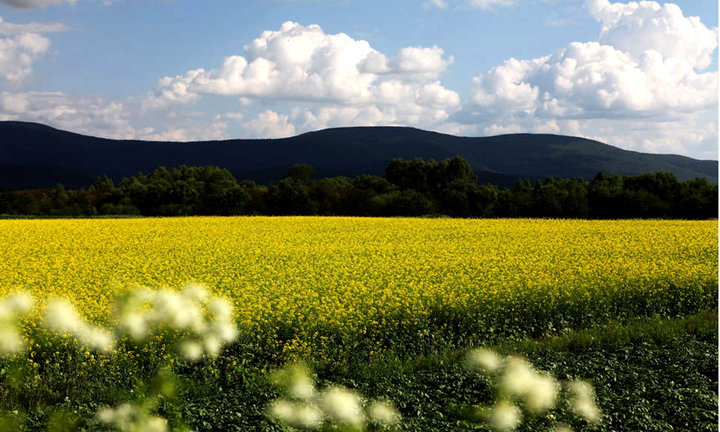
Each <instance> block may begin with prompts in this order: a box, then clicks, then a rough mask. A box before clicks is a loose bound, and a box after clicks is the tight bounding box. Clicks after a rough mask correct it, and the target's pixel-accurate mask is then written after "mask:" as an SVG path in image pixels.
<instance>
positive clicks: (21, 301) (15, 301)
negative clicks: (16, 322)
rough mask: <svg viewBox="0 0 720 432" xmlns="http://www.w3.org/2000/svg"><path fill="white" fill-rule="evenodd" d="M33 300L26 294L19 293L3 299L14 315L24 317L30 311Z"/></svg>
mask: <svg viewBox="0 0 720 432" xmlns="http://www.w3.org/2000/svg"><path fill="white" fill-rule="evenodd" d="M34 302H35V301H34V299H33V298H32V296H31V295H30V294H28V293H24V292H19V293H16V294H13V295H11V296H9V297H7V298H6V299H5V304H7V305H8V306H9V307H10V309H11V310H12V311H14V312H15V314H16V315H25V314H26V313H28V312H30V311H31V310H32V307H33V304H34Z"/></svg>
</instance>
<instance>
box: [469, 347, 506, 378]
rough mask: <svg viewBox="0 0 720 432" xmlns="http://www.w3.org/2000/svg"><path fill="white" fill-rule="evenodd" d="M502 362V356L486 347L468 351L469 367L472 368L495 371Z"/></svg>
mask: <svg viewBox="0 0 720 432" xmlns="http://www.w3.org/2000/svg"><path fill="white" fill-rule="evenodd" d="M501 363H502V359H501V358H500V356H499V355H497V354H496V353H495V352H493V351H490V350H489V349H486V348H477V349H474V350H472V351H470V352H469V353H468V355H467V358H466V364H467V367H468V368H469V369H471V370H482V371H485V372H494V371H496V370H497V368H499V367H500V364H501Z"/></svg>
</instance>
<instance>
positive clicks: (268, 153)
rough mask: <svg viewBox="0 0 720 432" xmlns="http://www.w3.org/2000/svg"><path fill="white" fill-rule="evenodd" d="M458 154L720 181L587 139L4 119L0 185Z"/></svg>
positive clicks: (670, 159) (543, 172)
mask: <svg viewBox="0 0 720 432" xmlns="http://www.w3.org/2000/svg"><path fill="white" fill-rule="evenodd" d="M456 155H459V156H462V157H464V158H465V159H467V161H468V162H469V163H470V166H472V168H473V170H474V171H475V172H476V173H477V175H478V179H479V181H480V182H481V183H493V184H497V185H500V186H512V185H514V184H515V182H516V181H517V180H518V179H520V178H530V179H537V178H545V177H549V176H554V177H582V178H585V179H591V178H593V177H594V176H595V175H596V174H597V173H598V172H600V171H602V172H605V173H617V174H622V175H637V174H642V173H645V172H656V171H669V172H672V173H674V174H675V175H676V176H677V177H678V178H679V179H680V180H687V179H692V178H696V177H705V178H707V180H708V181H709V182H711V183H713V184H717V182H718V162H717V161H714V160H697V159H692V158H689V157H685V156H678V155H665V154H650V153H641V152H635V151H629V150H623V149H620V148H617V147H613V146H611V145H608V144H604V143H601V142H598V141H593V140H589V139H585V138H578V137H571V136H561V135H547V134H511V135H500V136H493V137H458V136H454V135H447V134H442V133H437V132H429V131H424V130H420V129H414V128H407V127H347V128H334V129H325V130H321V131H317V132H309V133H305V134H302V135H298V136H294V137H291V138H280V139H233V140H225V141H197V142H158V141H139V140H112V139H105V138H96V137H91V136H85V135H80V134H76V133H72V132H67V131H62V130H58V129H55V128H52V127H49V126H46V125H42V124H38V123H28V122H16V121H4V122H0V188H5V189H33V188H45V187H52V186H55V185H56V184H57V183H62V184H64V185H65V186H67V187H71V188H77V187H88V186H89V185H90V184H92V182H93V181H94V180H95V178H96V177H98V176H103V175H107V176H109V177H111V178H113V179H115V180H116V181H118V180H121V179H122V178H123V177H126V176H131V175H134V174H137V173H138V172H140V171H142V172H144V173H149V172H151V171H153V170H154V169H155V168H157V167H159V166H165V167H168V168H170V167H174V166H179V165H183V164H184V165H189V166H203V165H215V166H219V167H222V168H226V169H228V170H230V172H232V173H233V175H234V176H235V177H236V178H237V179H238V180H244V179H249V180H254V181H256V182H258V183H262V184H266V183H269V182H272V181H277V180H279V179H280V178H281V177H282V176H283V175H284V174H285V173H286V172H287V169H288V168H289V167H290V166H291V165H293V164H297V163H305V164H309V165H312V166H313V167H314V168H315V169H316V171H317V172H318V174H319V176H320V177H330V176H340V175H342V176H348V177H354V176H357V175H359V174H377V175H382V173H383V171H384V168H385V166H386V165H387V164H388V162H390V160H392V159H393V158H404V159H412V158H416V157H420V158H424V159H426V160H427V159H435V160H443V159H447V158H451V157H453V156H456Z"/></svg>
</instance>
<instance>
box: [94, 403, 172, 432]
mask: <svg viewBox="0 0 720 432" xmlns="http://www.w3.org/2000/svg"><path fill="white" fill-rule="evenodd" d="M96 418H97V420H98V421H99V422H101V423H104V424H106V425H109V426H114V427H116V428H118V429H120V430H121V431H122V432H167V431H169V430H170V429H169V426H168V422H167V420H166V419H164V418H162V417H158V416H154V415H151V414H149V413H148V412H147V411H146V410H145V409H143V408H142V407H139V406H137V405H134V404H130V403H123V404H121V405H119V406H118V407H116V408H111V407H105V408H102V409H100V411H98V413H97V415H96Z"/></svg>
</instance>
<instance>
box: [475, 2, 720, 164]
mask: <svg viewBox="0 0 720 432" xmlns="http://www.w3.org/2000/svg"><path fill="white" fill-rule="evenodd" d="M587 6H588V10H589V11H590V13H591V14H592V16H593V17H595V18H596V19H597V20H598V21H599V22H600V23H601V24H602V29H601V31H600V35H599V38H598V41H594V42H582V43H581V42H574V43H571V44H570V45H569V46H568V47H566V48H562V49H559V50H557V51H555V52H554V53H552V54H551V55H548V56H545V57H540V58H535V59H531V60H517V59H514V58H513V59H509V60H507V61H505V62H504V63H502V64H501V65H499V66H496V67H494V68H492V69H490V70H489V71H488V72H487V73H485V74H483V75H479V76H477V77H475V78H474V79H473V91H472V94H471V103H470V105H469V106H468V107H466V109H465V110H464V113H463V114H462V115H464V116H467V117H465V121H466V122H478V123H479V124H483V123H484V124H485V127H484V131H485V132H489V133H495V132H501V131H519V130H525V131H532V130H535V129H537V127H538V125H539V124H542V125H545V126H547V125H554V127H551V128H549V129H548V130H550V131H558V132H564V131H565V130H567V128H566V127H565V126H563V125H570V124H573V125H574V126H573V127H572V128H571V129H572V130H576V131H580V133H584V134H585V135H593V134H595V136H596V137H597V138H604V140H605V141H608V142H610V143H612V144H618V143H619V142H621V143H622V144H623V145H625V147H630V146H631V144H630V143H629V142H628V140H627V137H631V136H632V137H633V138H639V137H637V136H634V134H633V133H627V132H628V131H627V130H622V129H620V126H621V125H622V126H623V127H628V128H633V129H631V130H638V128H639V129H641V130H642V131H643V132H642V133H641V134H640V135H642V134H646V136H649V137H651V138H650V139H640V140H639V141H638V142H641V143H642V147H641V148H639V147H637V145H635V146H633V148H637V149H639V150H653V151H657V150H662V151H675V150H680V149H679V148H678V147H677V146H672V145H670V142H671V140H672V139H678V140H682V141H680V142H684V143H688V144H687V146H689V147H692V146H693V144H692V143H705V144H707V143H709V142H710V141H712V138H713V137H712V136H708V133H707V132H703V131H701V129H702V128H704V127H705V126H706V122H707V121H708V119H711V118H713V117H716V116H717V103H718V99H717V88H718V87H717V86H718V74H717V71H708V70H706V69H707V68H708V66H709V65H710V64H711V61H712V56H713V53H714V52H715V50H716V48H717V30H716V29H708V28H707V27H706V26H705V25H703V24H702V23H701V22H700V20H699V19H698V18H697V17H685V16H684V15H683V14H682V11H681V10H680V8H679V7H677V6H676V5H673V4H666V5H664V6H660V5H659V4H658V3H655V2H651V1H643V2H639V3H638V2H630V3H627V4H623V3H610V2H609V1H607V0H589V1H588V2H587ZM693 116H695V117H698V116H699V117H700V118H701V120H700V123H697V122H695V121H693V120H691V117H693ZM593 119H597V120H602V121H604V122H606V123H608V124H613V125H614V126H610V127H607V128H603V127H601V124H600V122H593V121H591V120H593ZM620 119H623V121H622V122H621V121H620ZM571 120H574V121H575V122H574V123H571V122H569V121H571ZM577 121H580V122H581V126H580V127H578V123H577ZM667 122H671V123H672V122H676V123H678V124H685V125H686V126H685V128H686V129H689V130H688V133H687V134H681V133H680V132H679V131H677V130H675V129H673V128H669V127H668V125H667ZM693 128H695V129H693ZM678 129H682V128H678ZM663 130H666V131H667V132H663ZM670 130H673V132H670ZM714 130H715V131H714V132H713V130H712V129H710V131H709V133H710V135H712V134H714V136H715V139H716V137H717V128H714ZM663 136H668V137H670V138H669V139H664V138H663Z"/></svg>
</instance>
